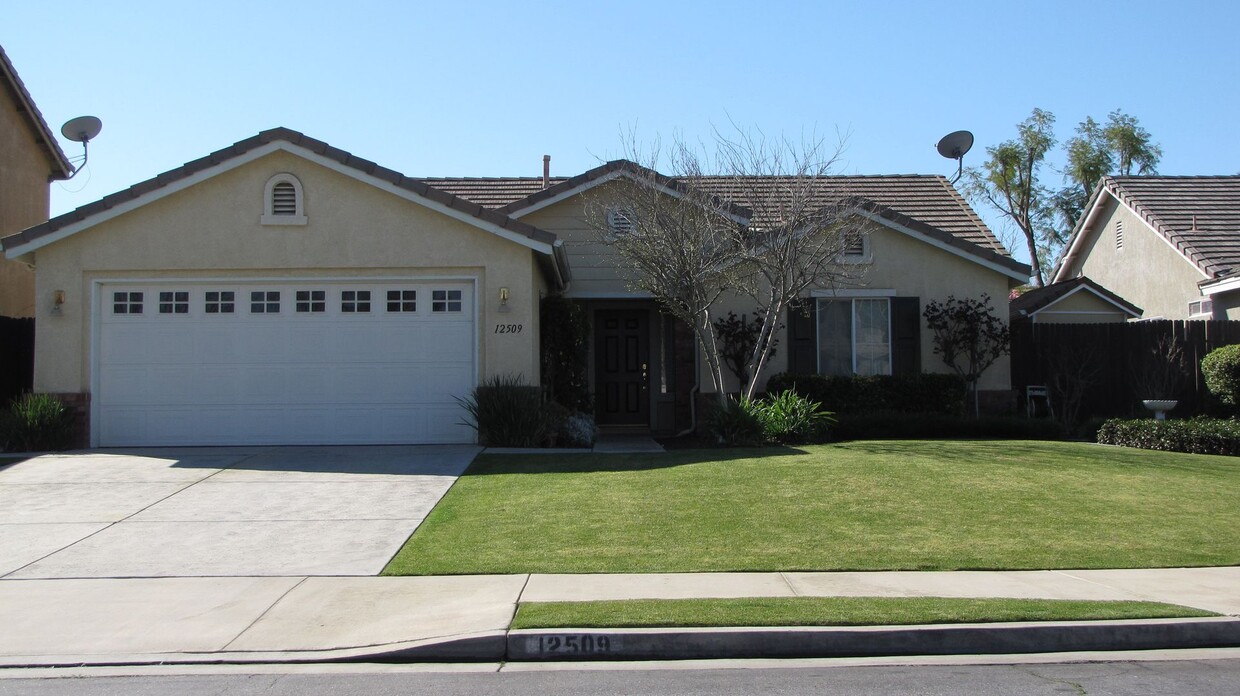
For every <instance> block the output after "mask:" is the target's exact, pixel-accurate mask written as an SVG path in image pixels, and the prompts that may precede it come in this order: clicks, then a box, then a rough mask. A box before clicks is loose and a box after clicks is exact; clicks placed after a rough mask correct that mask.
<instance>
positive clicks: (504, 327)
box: [495, 324, 525, 333]
mask: <svg viewBox="0 0 1240 696" xmlns="http://www.w3.org/2000/svg"><path fill="white" fill-rule="evenodd" d="M524 328H525V326H524V325H523V324H496V325H495V333H521V329H524Z"/></svg>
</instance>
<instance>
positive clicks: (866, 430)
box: [832, 412, 1065, 440]
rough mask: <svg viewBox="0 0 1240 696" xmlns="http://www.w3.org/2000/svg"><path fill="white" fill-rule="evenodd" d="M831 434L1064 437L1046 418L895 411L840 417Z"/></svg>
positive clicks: (925, 437)
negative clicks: (975, 416)
mask: <svg viewBox="0 0 1240 696" xmlns="http://www.w3.org/2000/svg"><path fill="white" fill-rule="evenodd" d="M832 431H833V433H834V435H835V439H837V440H934V439H952V438H961V439H1010V440H1060V439H1063V437H1064V434H1065V433H1064V427H1063V425H1062V424H1061V423H1059V422H1058V421H1053V420H1047V419H1030V418H1001V417H990V416H986V417H982V418H972V417H967V416H949V415H944V414H941V413H897V412H886V413H884V412H875V413H858V414H841V415H840V416H839V422H838V423H837V424H836V425H835V427H834V428H833V429H832Z"/></svg>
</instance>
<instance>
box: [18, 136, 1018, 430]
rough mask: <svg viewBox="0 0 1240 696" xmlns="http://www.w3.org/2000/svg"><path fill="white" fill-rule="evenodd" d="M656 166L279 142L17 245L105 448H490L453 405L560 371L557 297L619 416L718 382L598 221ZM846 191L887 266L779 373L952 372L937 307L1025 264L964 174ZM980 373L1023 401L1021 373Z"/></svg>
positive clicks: (823, 295)
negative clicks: (551, 172) (453, 158)
mask: <svg viewBox="0 0 1240 696" xmlns="http://www.w3.org/2000/svg"><path fill="white" fill-rule="evenodd" d="M636 166H637V165H634V164H633V163H630V162H623V161H621V162H611V163H608V164H605V165H602V166H600V167H597V168H595V169H592V170H590V171H588V172H585V173H583V174H580V175H578V176H574V177H572V178H554V179H553V178H551V177H550V176H548V175H547V173H546V172H544V176H543V177H529V178H453V179H442V178H440V179H425V178H410V177H406V176H403V175H401V174H400V173H398V172H395V171H392V170H390V169H386V168H384V167H382V166H379V165H377V164H375V163H374V162H370V161H367V160H364V159H361V158H359V157H356V156H354V155H352V154H350V153H348V152H345V151H343V150H339V149H337V148H334V147H332V146H330V145H328V144H327V143H324V142H321V141H318V140H315V139H313V138H310V137H307V136H305V135H302V134H301V133H298V132H296V131H291V130H288V129H283V128H278V129H274V130H269V131H265V132H263V133H260V134H259V135H257V136H255V137H252V138H249V139H246V140H243V141H241V142H238V143H236V144H234V145H232V146H231V147H227V148H225V149H222V150H219V151H217V152H214V153H212V154H210V155H208V156H206V157H204V158H202V159H199V160H195V161H193V162H189V163H187V164H185V165H184V166H182V167H179V168H177V169H174V170H172V171H169V172H165V173H164V174H161V175H159V176H157V177H155V178H153V179H149V180H147V181H144V182H141V183H139V184H136V185H134V186H132V187H131V188H129V189H127V190H125V191H121V192H118V193H115V194H112V195H110V196H107V197H105V198H103V199H102V200H100V201H97V202H95V203H92V204H89V205H87V206H84V207H82V208H79V209H78V210H76V211H73V212H71V213H68V214H65V215H61V216H59V217H56V218H54V219H52V220H49V221H47V222H46V223H43V224H40V225H36V226H34V227H31V228H29V229H26V230H25V231H23V232H22V233H20V234H18V235H14V236H10V237H8V238H6V239H4V240H3V247H4V250H5V253H6V255H7V256H8V257H9V258H11V259H18V260H22V261H24V262H27V263H32V264H34V265H35V266H36V267H37V292H36V297H37V299H38V303H37V307H38V323H37V341H36V344H37V357H36V365H35V388H36V390H38V391H43V392H50V393H57V394H62V395H65V396H66V398H76V399H78V400H79V401H81V402H84V403H88V404H89V407H88V413H89V420H90V443H91V444H92V445H103V446H107V445H164V444H256V443H306V444H310V443H390V442H402V443H424V442H425V443H431V442H470V441H472V440H473V435H474V433H473V431H472V430H471V429H469V428H468V427H467V426H465V425H463V424H462V416H463V412H462V410H461V408H460V405H459V403H458V402H457V399H458V398H460V397H463V396H465V395H467V394H468V393H469V392H470V390H471V389H472V388H473V387H474V386H475V385H476V384H478V383H479V382H480V381H481V380H483V379H486V378H487V377H489V376H493V375H500V374H520V375H524V376H525V378H526V379H528V380H530V381H532V382H536V381H537V380H538V378H539V369H540V365H539V338H538V337H539V321H540V318H539V299H540V297H542V296H545V295H548V294H551V293H562V294H564V295H565V296H567V297H569V298H573V299H575V300H577V301H579V302H581V303H583V304H584V305H585V307H586V309H587V310H588V312H589V316H590V318H591V321H592V323H593V326H594V336H593V345H592V347H591V375H592V380H593V385H592V387H593V390H594V393H595V402H596V417H597V419H598V421H599V422H600V424H603V425H608V426H622V427H632V428H638V429H649V430H654V431H656V432H675V431H676V430H678V429H680V428H683V427H684V426H685V425H686V421H687V420H688V418H689V411H690V409H689V400H690V399H691V398H692V393H693V391H694V390H695V388H697V387H699V385H707V386H706V387H702V388H703V389H707V388H709V385H710V381H709V380H708V379H703V378H702V377H701V373H700V368H697V369H695V365H696V360H695V358H696V355H695V350H694V348H693V344H692V341H691V339H690V338H689V337H688V332H687V330H686V329H685V328H684V327H682V326H679V325H678V324H677V322H675V321H673V320H671V319H670V318H669V317H667V316H666V315H664V314H662V313H660V312H659V310H658V307H657V306H656V304H655V303H654V301H653V300H652V299H651V298H650V297H648V296H643V295H642V294H640V293H634V292H632V291H631V290H629V289H628V286H627V284H626V282H625V277H624V271H623V269H621V268H620V264H618V263H617V260H616V258H615V256H614V252H613V250H612V248H611V247H610V246H608V245H607V244H606V243H605V241H604V240H603V239H601V238H600V235H599V233H598V232H596V231H593V230H592V229H591V228H590V226H589V225H588V224H586V221H585V209H586V205H587V202H588V201H589V200H590V195H591V192H595V193H597V192H599V191H605V190H606V189H603V188H600V187H606V186H613V185H619V184H617V183H616V182H618V181H621V180H624V179H626V178H629V177H631V176H632V173H633V172H634V168H635V167H636ZM835 184H836V185H837V186H838V185H839V184H847V185H848V186H847V190H848V191H849V193H850V195H853V196H861V197H863V198H864V200H861V199H858V200H861V202H859V203H858V204H857V205H856V207H855V211H854V215H855V219H856V220H857V228H858V230H859V231H862V232H863V234H861V235H860V236H859V237H858V239H859V244H858V245H857V248H856V249H855V250H854V251H855V254H856V256H855V258H854V259H852V261H853V262H855V263H857V264H861V265H864V266H866V267H867V268H868V269H869V271H868V272H867V273H866V274H865V277H864V281H863V282H859V283H857V284H856V285H855V286H854V287H849V288H839V289H835V290H826V289H823V290H820V291H816V292H814V293H813V297H812V298H807V299H809V300H812V302H813V303H814V305H815V311H812V312H810V313H808V314H807V315H803V316H799V317H796V318H795V321H789V322H788V324H789V329H788V331H789V333H788V337H787V338H788V344H787V346H786V350H785V349H781V350H780V351H779V354H778V355H777V356H776V358H775V360H774V364H772V365H771V366H770V373H771V374H773V373H775V372H778V371H782V370H785V369H789V368H791V369H794V370H810V371H817V370H819V369H823V370H840V371H842V370H850V371H858V372H900V371H909V372H913V371H919V370H928V371H934V370H937V371H944V370H946V369H947V368H946V367H945V366H944V365H942V363H941V362H940V361H938V360H937V358H936V357H935V356H934V354H933V348H932V346H931V343H930V341H929V339H928V337H926V335H925V334H926V328H925V326H924V323H923V322H922V321H921V318H920V314H921V308H922V307H923V306H924V304H925V303H926V302H927V301H929V300H931V299H943V298H946V297H947V296H948V295H950V294H956V295H958V296H965V295H969V296H976V295H980V294H982V293H988V294H990V296H992V297H1005V296H1006V295H1007V293H1008V291H1009V290H1010V289H1011V288H1012V287H1014V286H1016V285H1018V284H1020V283H1023V282H1024V281H1025V280H1026V279H1027V277H1028V273H1029V269H1028V267H1027V266H1026V265H1024V264H1021V263H1019V262H1016V261H1014V260H1013V259H1011V258H1010V256H1008V254H1007V252H1006V250H1005V249H1004V248H1003V246H1002V245H1001V244H1000V243H999V242H998V240H996V239H995V237H994V235H993V234H991V232H990V230H989V229H987V228H986V226H985V225H984V224H983V223H982V221H981V220H980V219H979V218H978V217H977V215H976V214H975V213H974V212H973V210H972V209H970V208H969V206H968V205H967V204H966V203H965V202H964V200H963V199H962V198H961V197H960V196H959V194H958V193H956V191H955V190H954V189H953V188H952V187H951V186H950V185H949V184H948V183H947V181H946V179H944V178H943V177H940V176H892V177H842V178H840V179H839V180H837V181H836V182H835ZM702 185H710V184H709V182H707V183H703V184H702ZM716 185H717V186H719V187H722V186H724V185H725V182H724V181H723V180H719V181H718V182H716ZM824 186H825V184H824ZM824 195H826V194H825V193H824ZM731 305H732V307H733V308H734V309H736V310H738V311H752V309H753V308H752V307H750V306H748V305H747V304H746V302H745V301H743V300H740V299H736V300H735V301H734V302H732V303H731ZM723 309H724V311H726V310H727V307H725V308H723ZM790 356H791V357H790ZM982 387H983V388H984V389H988V390H991V391H994V392H997V393H1000V394H1006V393H1007V390H1008V389H1009V384H1008V367H1007V364H1006V362H1002V363H1001V364H1000V365H997V366H996V367H995V368H992V370H991V371H990V372H988V373H987V375H986V376H985V378H984V380H983V385H982Z"/></svg>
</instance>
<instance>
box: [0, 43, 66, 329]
mask: <svg viewBox="0 0 1240 696" xmlns="http://www.w3.org/2000/svg"><path fill="white" fill-rule="evenodd" d="M72 174H73V167H72V166H70V164H69V160H68V159H67V158H66V157H65V153H64V152H63V151H61V149H60V145H58V144H57V143H56V138H55V136H54V135H52V131H51V130H50V129H49V128H48V127H47V122H46V121H44V120H43V115H42V114H41V113H39V109H38V107H37V106H35V103H34V99H32V98H31V97H30V92H29V91H27V90H26V85H25V84H23V83H22V80H21V77H19V76H18V74H17V70H16V69H15V68H14V67H13V63H12V62H11V61H10V60H9V57H8V55H7V54H6V53H5V52H4V48H3V47H0V237H4V236H8V235H10V234H13V233H15V232H20V231H22V230H24V229H26V228H27V227H30V226H32V225H36V224H38V223H40V222H43V221H44V220H47V217H48V211H49V210H50V207H49V206H50V191H49V186H50V184H51V182H52V181H55V180H57V179H68V178H69V177H70V176H71V175H72ZM32 316H34V271H33V269H31V268H30V267H29V266H27V265H26V264H24V263H21V262H19V261H13V260H10V259H0V317H32Z"/></svg>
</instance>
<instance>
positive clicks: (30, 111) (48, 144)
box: [0, 46, 73, 179]
mask: <svg viewBox="0 0 1240 696" xmlns="http://www.w3.org/2000/svg"><path fill="white" fill-rule="evenodd" d="M0 81H2V82H3V83H4V86H5V89H7V90H8V92H9V95H10V96H11V97H12V98H13V101H14V103H16V104H17V110H18V112H20V113H21V114H23V115H24V116H25V117H26V120H27V121H28V122H29V123H30V127H31V129H32V130H34V133H35V142H36V143H37V144H38V145H39V146H40V147H42V148H43V152H44V153H45V154H46V155H47V161H48V164H50V165H51V168H52V169H51V173H50V178H51V179H68V178H69V177H70V176H72V175H73V166H72V165H71V164H69V158H67V157H65V153H64V151H63V150H61V149H60V144H59V143H58V142H56V136H55V135H53V134H52V130H51V129H50V128H48V127H47V121H45V120H43V114H41V113H39V108H38V107H37V106H35V104H34V99H33V98H32V97H31V96H30V92H29V91H27V89H26V84H25V83H24V82H22V79H21V77H19V76H18V74H17V69H16V68H14V67H13V62H12V61H10V60H9V56H8V54H6V53H5V52H4V47H3V46H0Z"/></svg>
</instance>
